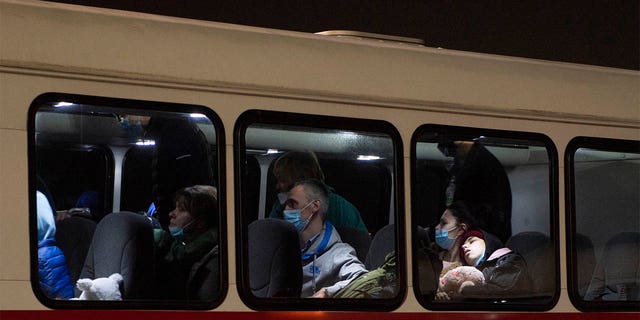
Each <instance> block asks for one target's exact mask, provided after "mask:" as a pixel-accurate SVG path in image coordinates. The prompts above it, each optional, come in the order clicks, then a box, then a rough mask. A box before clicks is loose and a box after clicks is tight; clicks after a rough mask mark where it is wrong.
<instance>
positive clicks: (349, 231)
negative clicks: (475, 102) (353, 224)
mask: <svg viewBox="0 0 640 320" xmlns="http://www.w3.org/2000/svg"><path fill="white" fill-rule="evenodd" d="M335 228H336V230H338V234H339V235H340V239H342V242H344V243H348V244H349V245H350V246H352V247H353V248H354V249H356V255H357V256H358V260H360V261H365V259H366V257H367V254H368V253H369V247H370V246H371V236H369V234H368V233H365V232H363V231H361V230H358V229H355V228H350V227H335Z"/></svg>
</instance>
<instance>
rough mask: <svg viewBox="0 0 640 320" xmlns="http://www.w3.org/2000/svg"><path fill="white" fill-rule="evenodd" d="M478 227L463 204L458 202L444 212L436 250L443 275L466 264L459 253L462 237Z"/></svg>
mask: <svg viewBox="0 0 640 320" xmlns="http://www.w3.org/2000/svg"><path fill="white" fill-rule="evenodd" d="M476 227H477V222H476V219H475V218H474V217H473V216H472V215H471V212H470V211H469V209H468V208H467V206H466V205H465V204H464V203H463V202H461V201H456V202H454V203H452V204H451V205H450V206H449V207H448V208H447V210H445V211H444V213H443V214H442V216H441V217H440V223H438V225H436V227H435V243H436V248H435V249H436V251H437V252H438V258H439V259H440V260H442V272H441V274H444V273H446V272H447V271H449V270H450V269H452V268H455V267H457V266H461V265H463V264H464V263H463V259H462V257H461V256H460V253H459V252H460V246H461V244H462V241H463V240H462V238H461V235H463V234H464V233H465V232H467V231H468V230H471V229H475V228H476Z"/></svg>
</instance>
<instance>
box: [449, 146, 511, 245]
mask: <svg viewBox="0 0 640 320" xmlns="http://www.w3.org/2000/svg"><path fill="white" fill-rule="evenodd" d="M438 147H439V148H440V150H442V152H443V154H445V156H447V157H453V159H454V161H453V162H452V163H450V164H449V165H448V166H447V169H448V170H449V174H450V178H449V183H448V186H447V188H446V199H447V200H446V201H447V206H448V205H449V204H451V203H453V202H455V201H464V202H465V203H466V204H467V206H468V207H469V208H470V209H471V210H472V212H473V213H474V214H477V215H478V216H480V217H482V219H483V220H485V222H486V224H487V225H486V230H487V231H489V232H491V233H492V234H494V235H496V236H497V237H498V238H499V239H500V240H501V241H502V242H505V241H507V239H509V237H510V236H511V186H510V184H509V178H508V177H507V173H506V171H505V170H504V167H503V166H502V164H501V163H500V161H499V160H498V159H497V158H496V157H495V156H494V155H493V154H492V153H491V152H489V150H487V148H485V147H484V145H483V144H482V143H480V142H477V141H476V142H472V141H455V142H445V143H441V144H440V145H439V146H438ZM477 219H480V218H477Z"/></svg>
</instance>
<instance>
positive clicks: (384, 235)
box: [364, 224, 396, 270]
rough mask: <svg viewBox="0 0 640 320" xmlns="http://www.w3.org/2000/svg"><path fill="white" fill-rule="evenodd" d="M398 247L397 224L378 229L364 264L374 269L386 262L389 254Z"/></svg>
mask: <svg viewBox="0 0 640 320" xmlns="http://www.w3.org/2000/svg"><path fill="white" fill-rule="evenodd" d="M395 249H396V234H395V225H394V224H389V225H386V226H385V227H383V228H382V229H380V230H378V232H377V233H376V234H375V235H374V236H373V239H372V240H371V246H370V247H369V253H367V258H366V259H365V262H364V266H365V267H366V268H367V270H373V269H375V268H378V267H380V266H381V265H382V264H383V263H384V258H385V257H386V256H387V254H389V253H391V252H392V251H394V250H395Z"/></svg>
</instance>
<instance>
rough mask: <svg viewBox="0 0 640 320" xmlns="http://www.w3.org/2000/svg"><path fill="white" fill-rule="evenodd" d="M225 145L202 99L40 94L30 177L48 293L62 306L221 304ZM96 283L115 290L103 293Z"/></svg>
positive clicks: (42, 280)
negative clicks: (179, 100) (150, 99)
mask: <svg viewBox="0 0 640 320" xmlns="http://www.w3.org/2000/svg"><path fill="white" fill-rule="evenodd" d="M223 141H224V136H223V128H222V124H221V121H220V120H219V118H218V117H217V116H216V115H215V114H214V113H213V112H212V111H211V110H209V109H207V108H204V107H200V106H192V105H177V104H169V103H157V102H147V101H133V100H123V99H111V98H100V97H89V96H79V95H69V94H54V93H51V94H44V95H42V96H40V97H38V98H36V100H34V102H33V103H32V106H31V109H30V114H29V164H30V166H29V174H30V176H29V177H30V188H31V194H32V195H34V197H33V198H32V202H31V215H32V219H31V220H30V221H32V223H31V226H30V227H31V230H32V232H31V234H32V236H31V248H32V249H31V250H32V255H31V256H32V270H31V272H32V279H33V284H32V286H33V289H34V292H35V294H36V296H37V297H38V299H40V301H41V302H42V303H43V304H44V305H46V306H48V307H52V308H86V307H95V308H111V307H114V308H123V307H126V308H180V309H185V308H199V309H204V308H213V307H215V306H217V305H218V304H220V303H221V302H222V299H223V298H224V293H225V290H226V269H225V268H224V266H225V265H226V262H225V257H226V256H225V251H224V248H225V246H224V243H223V239H224V237H223V233H222V232H223V231H224V230H225V228H226V227H225V222H224V221H225V214H224V209H223V204H224V194H225V190H224V185H223V184H221V182H220V181H218V179H217V177H219V176H220V173H219V171H220V170H221V168H223V167H224V164H223V163H221V162H222V160H221V157H223V155H222V154H221V153H222V149H223V146H224V142H223ZM96 283H102V284H105V283H107V284H109V285H108V286H102V287H104V288H110V289H109V291H105V292H102V291H99V292H98V293H96V292H94V290H95V288H96V287H97V286H98V285H96ZM94 285H95V286H94ZM97 300H102V301H97ZM115 300H121V301H118V302H114V301H115Z"/></svg>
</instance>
